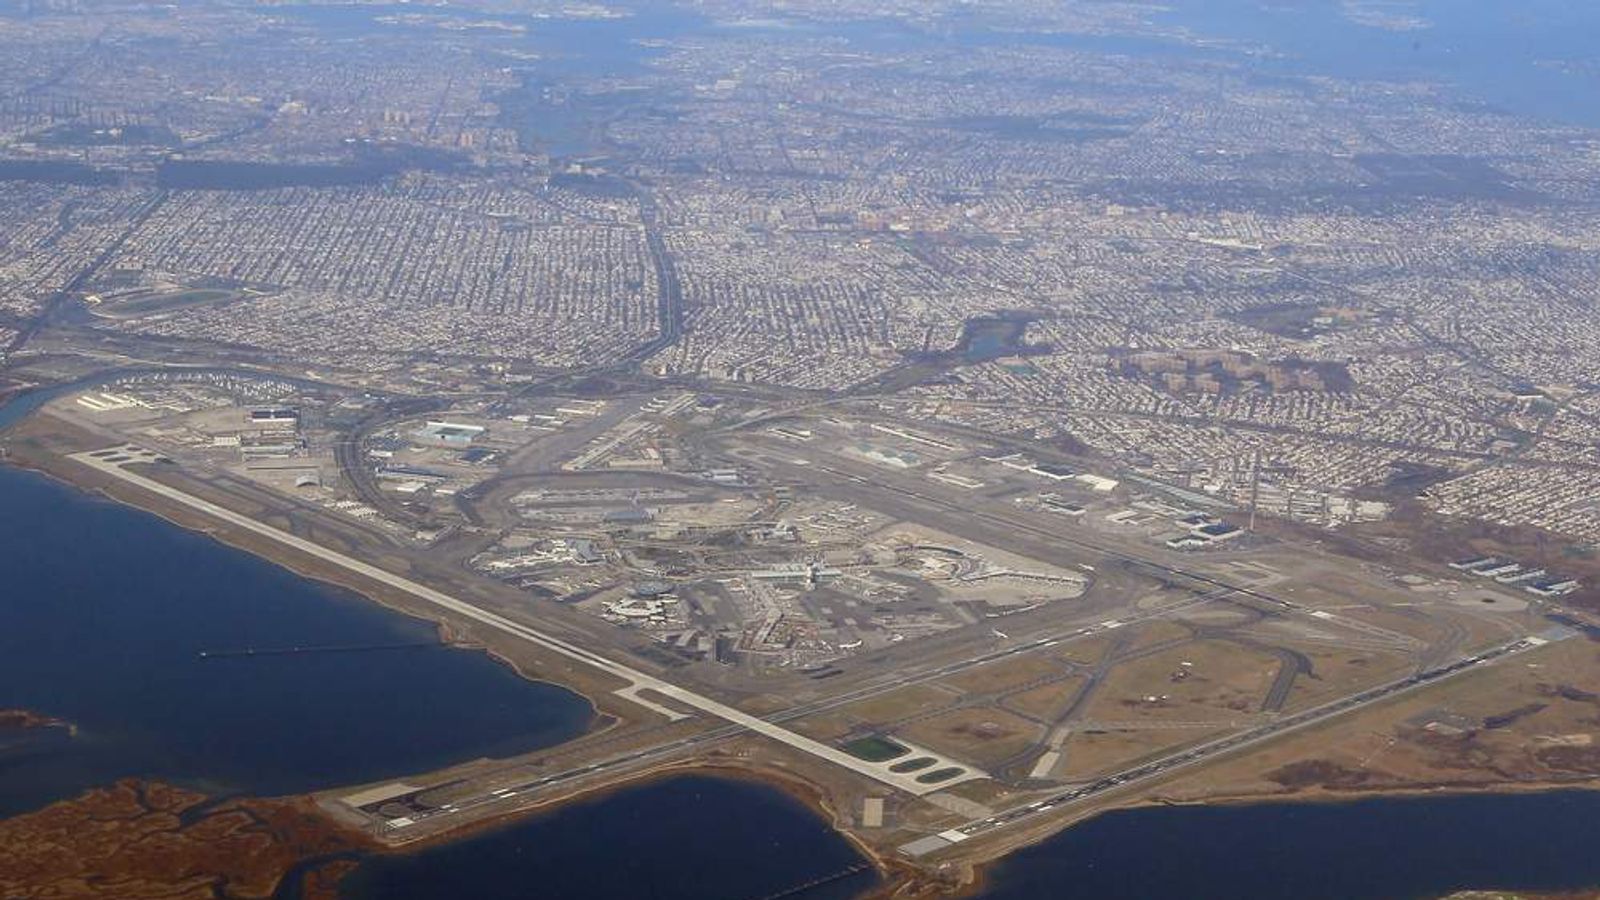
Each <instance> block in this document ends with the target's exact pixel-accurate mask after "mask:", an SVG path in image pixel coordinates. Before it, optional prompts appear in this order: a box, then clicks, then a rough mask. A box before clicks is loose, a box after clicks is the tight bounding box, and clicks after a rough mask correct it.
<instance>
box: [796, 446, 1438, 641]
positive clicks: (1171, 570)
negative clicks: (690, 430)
mask: <svg viewBox="0 0 1600 900" xmlns="http://www.w3.org/2000/svg"><path fill="white" fill-rule="evenodd" d="M774 463H775V464H776V465H777V466H779V467H784V468H785V474H789V475H793V476H795V477H803V476H804V475H805V474H806V473H807V472H824V473H826V474H828V475H831V476H833V477H834V478H836V479H838V480H839V481H841V482H848V483H850V484H851V485H853V487H852V492H853V496H854V498H855V499H857V500H860V502H862V503H864V504H866V505H868V506H872V507H873V508H874V509H878V510H880V511H883V512H885V513H888V514H890V515H894V516H897V517H899V518H902V519H915V518H917V517H914V516H906V515H902V514H901V512H900V511H899V510H897V509H896V508H895V506H896V504H895V503H894V502H893V500H892V499H891V498H894V499H898V500H899V501H900V502H901V503H907V504H911V505H913V506H922V507H925V508H926V509H927V510H928V511H931V512H935V513H942V514H945V515H951V514H953V515H956V516H959V517H961V518H963V519H966V520H968V521H971V520H972V519H979V520H982V521H984V522H986V523H988V524H989V525H991V526H993V527H996V528H1000V529H1004V530H1005V531H1009V532H1011V533H1017V532H1025V533H1027V534H1030V535H1033V536H1034V537H1036V538H1042V539H1044V540H1048V541H1053V542H1055V543H1059V544H1068V545H1071V546H1075V547H1078V548H1080V549H1084V550H1089V551H1092V552H1094V553H1096V554H1098V555H1100V556H1102V557H1104V558H1107V559H1115V560H1118V561H1120V562H1125V563H1134V564H1138V565H1142V566H1149V567H1151V568H1153V569H1157V570H1160V571H1162V572H1166V573H1168V574H1171V575H1177V576H1180V577H1182V578H1187V579H1189V580H1191V581H1198V582H1200V583H1201V584H1206V585H1210V586H1211V587H1213V588H1219V589H1224V590H1227V591H1228V592H1229V594H1230V595H1236V596H1239V597H1248V598H1250V599H1252V600H1255V601H1258V602H1260V603H1263V604H1266V605H1267V606H1268V608H1269V609H1272V610H1274V611H1277V612H1281V613H1286V614H1294V615H1303V616H1309V617H1311V618H1313V619H1316V620H1318V621H1319V622H1321V623H1323V624H1324V625H1332V626H1338V627H1342V628H1345V629H1348V630H1350V631H1355V632H1359V633H1361V634H1365V635H1368V636H1371V637H1378V638H1381V639H1384V640H1388V641H1391V642H1392V643H1393V644H1394V645H1395V646H1397V647H1400V648H1405V649H1412V648H1416V647H1419V646H1421V643H1422V642H1420V641H1418V640H1417V639H1416V638H1414V637H1411V636H1410V635H1406V634H1401V633H1400V632H1397V631H1391V630H1389V629H1387V628H1380V627H1378V626H1376V625H1371V624H1369V623H1366V622H1362V621H1359V620H1355V619H1352V618H1350V617H1349V616H1340V615H1336V614H1334V613H1330V612H1327V611H1326V610H1320V609H1312V608H1310V607H1307V606H1304V605H1302V604H1299V603H1295V602H1293V601H1290V600H1285V599H1283V598H1281V597H1275V596H1273V595H1271V594H1267V593H1265V592H1263V591H1259V590H1256V589H1254V588H1249V587H1245V586H1243V585H1238V584H1233V583H1230V582H1227V581H1224V580H1222V579H1220V578H1216V577H1214V576H1211V575H1207V574H1205V573H1204V572H1198V571H1195V570H1193V569H1186V568H1182V567H1180V566H1175V565H1171V564H1168V563H1165V562H1162V561H1161V560H1160V559H1158V558H1156V557H1154V556H1142V555H1139V554H1136V553H1133V552H1131V551H1126V550H1119V549H1116V548H1115V547H1111V546H1109V545H1106V544H1102V543H1100V542H1098V541H1092V540H1089V539H1087V538H1085V537H1083V536H1081V535H1073V534H1068V533H1065V532H1064V531H1054V530H1051V529H1046V528H1040V527H1038V526H1035V525H1031V524H1028V523H1025V522H1020V521H1015V520H1012V519H1008V518H1004V517H1001V516H997V515H995V514H993V513H990V512H985V511H984V510H981V509H977V508H973V507H970V506H964V505H962V504H960V503H956V502H952V501H950V500H946V499H944V498H941V497H935V496H931V495H929V494H925V493H922V492H921V491H918V490H912V489H910V488H906V487H901V486H899V485H896V484H890V483H889V479H888V478H887V477H875V478H869V477H866V476H864V475H862V474H860V473H858V472H851V471H846V470H844V469H840V468H835V467H833V466H831V465H825V464H822V463H814V464H811V465H807V466H796V465H793V464H789V463H783V462H781V461H777V460H771V461H769V462H768V464H769V465H771V464H774ZM874 474H877V473H874ZM813 477H814V476H813ZM874 495H875V497H876V502H875V500H874ZM863 497H865V499H862V498H863ZM924 518H925V516H924Z"/></svg>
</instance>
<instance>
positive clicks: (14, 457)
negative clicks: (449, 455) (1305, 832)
mask: <svg viewBox="0 0 1600 900" xmlns="http://www.w3.org/2000/svg"><path fill="white" fill-rule="evenodd" d="M44 414H45V415H48V413H47V412H46V413H44ZM29 450H31V451H33V452H23V453H12V454H9V455H8V456H7V458H6V462H8V463H10V464H13V465H16V466H17V467H18V468H20V469H24V470H27V471H30V472H33V473H36V474H39V475H41V476H43V477H46V478H50V479H51V480H53V481H55V482H57V483H60V484H63V485H65V486H68V487H71V488H73V489H74V490H78V491H82V492H85V493H89V494H96V495H99V496H100V497H103V498H105V499H107V500H110V501H113V502H117V503H120V504H122V505H125V506H128V507H130V508H134V509H138V510H141V511H143V512H146V513H149V514H152V515H155V516H158V517H159V518H161V519H163V520H164V521H167V522H169V523H171V524H173V525H175V526H177V527H180V528H183V529H185V530H187V531H191V532H197V533H201V534H205V535H206V536H208V537H211V538H212V539H214V540H217V541H218V542H220V543H222V544H224V545H226V546H228V547H231V548H233V549H236V550H239V551H242V552H245V553H249V554H251V555H252V556H255V557H257V558H260V559H263V560H266V561H268V562H271V563H273V564H276V565H278V566H281V567H283V568H285V569H288V570H289V571H291V572H294V573H295V574H296V575H298V576H300V577H303V578H307V579H311V580H314V581H317V582H320V583H323V584H327V585H331V586H334V587H337V588H340V589H343V590H348V591H351V592H352V593H354V594H356V595H358V596H360V597H361V598H362V599H364V600H367V601H370V602H374V603H377V604H378V605H380V606H382V607H384V608H385V609H389V610H392V611H395V612H398V613H401V614H404V615H407V616H411V617H414V618H419V619H423V620H426V621H429V622H432V623H433V624H434V626H435V630H436V633H437V634H438V636H439V638H440V640H441V641H445V642H451V643H457V642H462V641H465V642H468V643H469V644H470V645H471V646H472V648H473V649H475V650H482V651H483V652H485V653H486V654H487V655H489V656H490V657H491V658H493V659H495V660H497V661H498V662H500V663H502V664H504V665H506V666H507V667H508V668H510V669H511V670H512V671H514V672H515V673H516V674H517V675H518V676H519V677H521V678H524V679H526V680H529V681H535V682H545V683H547V684H552V685H555V686H557V687H560V688H562V689H563V690H566V691H569V692H571V693H573V694H576V695H578V696H581V697H583V698H584V699H585V700H586V701H587V702H588V703H589V704H590V707H591V708H592V709H593V710H594V718H593V720H592V721H591V723H590V725H589V726H588V728H586V730H585V731H584V732H583V734H582V735H581V736H579V737H578V738H575V739H573V741H571V742H568V743H569V744H572V743H577V742H582V741H584V740H588V739H592V738H594V737H596V736H597V735H603V734H609V733H612V732H614V731H617V730H619V729H621V728H624V727H626V726H627V725H629V724H631V723H633V722H634V720H633V719H630V718H629V716H627V715H626V714H624V713H619V712H617V707H618V706H630V705H629V704H627V703H626V702H625V701H621V702H618V703H617V704H615V705H613V704H611V703H604V702H597V699H596V698H597V697H602V698H604V697H609V696H610V695H609V693H608V692H606V691H604V690H598V689H597V688H596V684H597V683H598V681H599V679H597V678H590V679H586V680H587V681H588V682H589V683H587V684H584V683H574V681H572V680H556V679H553V678H547V677H542V676H541V674H540V673H539V671H538V669H539V666H540V663H539V662H537V661H535V662H528V663H525V662H522V661H519V660H516V659H513V658H511V657H509V656H507V655H505V654H502V653H500V652H497V651H496V650H495V649H494V648H493V646H491V645H489V644H487V643H485V642H483V641H479V640H476V639H474V638H473V637H472V636H471V631H470V629H468V630H458V629H457V628H455V627H454V625H453V623H452V622H451V621H450V620H449V619H448V618H446V617H445V616H443V615H437V614H429V613H428V611H427V610H426V609H424V610H421V611H419V609H418V608H417V607H416V606H415V605H412V604H406V603H403V602H397V601H395V600H394V598H393V597H390V596H388V595H387V592H386V591H384V590H382V589H379V588H375V587H374V586H372V585H369V584H363V583H361V579H359V578H358V577H356V576H353V575H350V574H349V573H344V572H343V570H338V569H335V568H333V567H322V566H318V565H316V564H314V563H313V562H311V561H309V560H304V559H301V558H300V557H299V556H298V554H296V553H294V552H293V551H290V550H285V549H284V548H282V547H281V545H277V544H273V543H271V542H265V541H260V540H256V539H252V538H251V537H249V536H248V535H247V534H246V535H240V534H236V533H234V531H233V530H232V529H230V528H228V527H227V526H225V525H222V524H219V523H216V522H212V521H209V520H206V519H204V517H202V516H201V515H199V514H197V513H194V512H193V511H190V510H187V509H186V508H183V507H170V505H168V504H166V503H165V502H164V501H163V500H162V499H161V498H160V497H158V496H154V495H146V494H144V493H143V492H141V491H138V490H136V489H130V488H126V487H124V486H123V485H122V484H121V483H120V482H116V481H114V480H111V479H103V478H99V477H97V476H96V474H95V473H94V471H93V470H92V469H89V468H87V467H81V466H77V465H76V464H70V465H68V463H71V461H70V460H66V459H65V458H64V457H63V456H61V455H59V454H55V453H52V452H51V451H50V450H49V449H48V448H44V447H39V446H37V445H33V446H31V447H30V448H29ZM78 475H81V476H84V477H81V478H79V477H74V476H78ZM341 575H342V576H343V577H341ZM608 707H609V708H608ZM561 746H564V745H557V747H554V748H550V749H551V750H555V749H558V748H559V747H561ZM714 753H715V754H717V755H716V756H715V757H713V758H703V759H691V760H677V761H669V762H666V763H663V764H661V765H659V766H656V767H652V768H648V769H644V770H640V771H635V772H631V773H627V774H625V775H622V776H620V777H617V778H615V779H614V780H610V781H605V782H601V783H595V784H590V785H578V786H577V787H576V789H575V790H572V791H571V792H569V793H560V792H557V793H555V794H552V795H551V796H549V797H548V798H545V799H542V800H540V801H538V802H536V803H533V804H531V805H529V806H526V807H522V808H519V809H514V810H508V811H506V812H505V813H502V814H496V815H491V816H487V817H485V818H483V819H480V820H476V821H472V822H468V823H465V824H463V825H461V826H458V827H453V828H451V829H449V830H447V831H440V832H437V833H434V834H429V835H427V836H425V837H421V838H419V839H417V840H416V841H414V842H410V843H407V844H404V845H398V846H396V845H385V844H381V843H380V844H378V845H377V848H376V849H374V850H373V851H371V852H373V853H377V854H406V853H411V852H416V851H420V850H424V849H427V848H430V847H434V846H439V845H442V844H448V843H453V842H456V841H459V840H463V839H466V838H470V837H472V836H475V835H478V834H482V833H485V832H488V831H492V830H495V829H499V828H503V827H507V826H508V825H510V824H511V823H513V822H516V821H520V820H523V819H527V818H529V817H533V816H548V815H552V814H554V813H557V812H559V811H560V810H561V809H562V808H563V807H565V806H567V805H569V804H572V803H583V802H593V801H595V800H598V799H602V798H605V797H608V796H611V795H614V794H617V793H620V792H622V791H625V790H629V789H633V788H636V787H640V786H643V785H646V784H650V783H653V782H657V781H661V780H667V779H671V778H674V777H679V776H684V775H691V774H697V773H700V774H708V775H712V776H714V777H723V778H732V779H741V780H749V781H752V782H756V783H760V784H763V785H766V786H769V787H774V788H776V789H778V790H780V791H783V792H784V793H785V794H786V795H788V796H790V797H791V798H793V799H795V800H797V801H798V802H800V803H801V804H802V805H804V806H805V807H806V808H807V809H808V810H811V811H813V812H815V813H816V814H817V815H819V816H820V817H821V818H822V819H823V820H824V821H827V822H829V823H830V825H831V827H832V828H833V829H834V830H835V831H836V832H837V833H839V834H840V835H841V836H843V837H844V838H845V839H846V840H848V841H849V842H850V843H851V845H852V846H853V847H854V848H855V849H856V850H857V852H858V853H860V854H861V855H862V856H863V857H864V858H865V859H866V860H867V861H868V862H869V863H870V864H871V865H872V866H873V867H874V869H875V870H876V871H877V872H878V875H879V878H880V880H881V883H880V884H879V885H877V886H876V887H874V888H873V889H871V890H870V891H869V892H868V893H867V894H866V895H865V896H866V897H867V898H870V900H889V898H920V897H932V896H960V897H972V896H977V895H978V894H980V893H981V892H982V891H983V890H984V889H985V888H986V886H987V885H988V884H989V882H990V881H991V879H992V877H993V867H994V866H996V865H997V864H999V863H1000V862H1002V861H1003V860H1004V859H1005V858H1006V857H1008V856H1009V855H1010V854H1012V853H1014V852H1015V851H1017V850H1020V849H1023V848H1025V847H1030V846H1034V845H1037V844H1039V843H1041V842H1043V841H1046V840H1049V839H1050V838H1052V837H1054V836H1055V835H1058V834H1060V833H1062V832H1064V831H1066V830H1067V829H1070V828H1072V827H1075V826H1077V825H1080V824H1082V823H1084V822H1087V821H1089V820H1090V819H1093V818H1095V817H1097V816H1099V815H1101V814H1103V813H1106V812H1112V811H1115V810H1121V809H1135V808H1145V807H1153V806H1200V805H1211V806H1217V805H1230V806H1248V805H1260V804H1276V803H1327V804H1334V803H1353V802H1358V801H1361V800H1366V799H1375V798H1380V797H1405V796H1424V795H1457V794H1461V795H1464V794H1509V793H1525V792H1528V793H1531V792H1541V791H1552V790H1563V789H1584V790H1588V789H1597V788H1600V781H1597V780H1596V779H1593V778H1589V779H1583V778H1576V777H1575V778H1574V779H1573V780H1572V781H1570V782H1565V781H1564V782H1537V783H1534V782H1502V783H1492V784H1491V783H1482V782H1466V781H1462V782H1452V783H1434V784H1414V785H1405V784H1400V785H1390V786H1381V787H1373V788H1354V787H1352V788H1348V789H1341V788H1330V787H1326V786H1308V787H1305V788H1291V789H1285V790H1284V791H1282V792H1261V793H1251V792H1236V793H1219V794H1217V795H1215V796H1208V797H1203V798H1198V797H1196V798H1174V797H1168V796H1163V795H1162V794H1161V793H1160V791H1161V790H1162V788H1163V786H1165V785H1168V784H1171V783H1172V782H1160V783H1156V784H1153V785H1148V786H1146V788H1145V790H1144V792H1143V793H1140V794H1130V795H1128V796H1126V797H1125V798H1118V797H1111V798H1108V799H1107V800H1106V801H1104V802H1103V803H1102V804H1101V805H1096V806H1091V807H1088V808H1086V809H1084V810H1082V812H1081V814H1080V815H1077V816H1075V817H1073V818H1071V819H1069V820H1065V821H1063V820H1056V821H1053V822H1048V823H1042V824H1041V825H1039V826H1035V827H1032V828H1028V829H1026V830H1019V831H1018V832H1017V833H1016V834H1015V835H1013V836H1011V837H1009V838H1008V839H1005V840H1000V841H992V842H985V843H983V844H982V845H980V846H978V847H973V848H972V849H970V850H968V851H967V852H965V853H961V852H957V853H954V854H952V855H951V856H950V857H949V858H948V859H947V860H946V861H944V862H943V863H942V864H941V865H940V866H939V868H938V869H932V868H929V867H926V866H918V865H916V864H914V863H912V862H911V861H909V860H906V859H904V858H902V857H899V856H898V855H895V854H894V853H893V852H892V851H889V850H886V849H884V848H882V847H880V846H877V845H875V844H874V843H873V842H872V841H870V840H869V839H867V838H865V837H863V836H862V834H861V833H859V831H858V829H856V828H855V827H853V826H852V823H851V821H850V819H849V817H848V816H847V815H846V814H844V813H843V812H842V811H841V809H840V807H839V804H838V803H837V802H836V798H835V797H834V795H833V794H832V793H831V792H830V791H829V789H828V787H827V785H826V784H825V782H823V781H820V780H817V779H813V778H810V777H807V776H806V775H803V774H800V773H797V772H796V771H795V770H794V769H793V768H790V767H788V766H780V765H773V764H764V763H759V762H754V761H750V760H745V759H739V758H737V757H736V756H734V755H732V754H730V753H728V752H727V751H724V750H718V751H714ZM1178 778H1181V776H1178ZM1174 780H1177V778H1175V779H1174ZM347 791H348V787H345V788H342V789H341V788H332V789H329V790H328V791H321V792H315V793H313V794H311V795H307V796H311V797H317V796H327V795H331V794H336V793H340V792H347ZM323 814H324V815H325V816H326V811H324V813H323ZM328 818H330V820H332V821H337V820H336V819H333V817H331V816H330V817H328Z"/></svg>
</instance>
